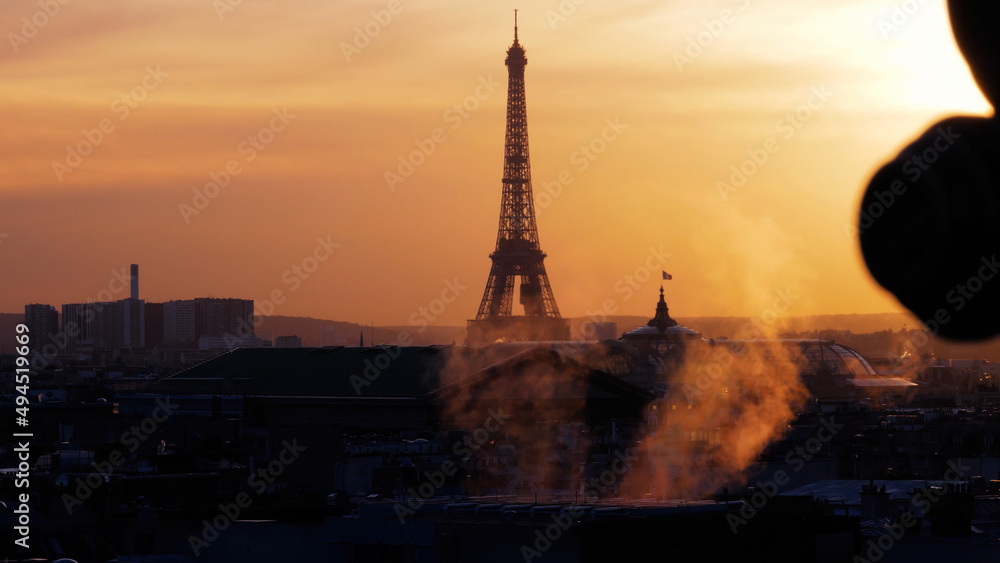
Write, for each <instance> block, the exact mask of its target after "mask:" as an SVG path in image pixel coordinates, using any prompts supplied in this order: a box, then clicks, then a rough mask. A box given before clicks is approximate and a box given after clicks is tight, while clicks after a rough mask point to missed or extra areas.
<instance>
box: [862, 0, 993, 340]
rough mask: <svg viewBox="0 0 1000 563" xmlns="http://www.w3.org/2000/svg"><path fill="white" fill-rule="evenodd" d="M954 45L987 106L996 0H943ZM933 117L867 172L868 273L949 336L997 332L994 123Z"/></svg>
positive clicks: (865, 239) (966, 337)
mask: <svg viewBox="0 0 1000 563" xmlns="http://www.w3.org/2000/svg"><path fill="white" fill-rule="evenodd" d="M948 10H949V13H950V16H951V25H952V29H953V31H954V33H955V38H956V40H957V42H958V46H959V48H960V49H961V51H962V54H963V55H964V56H965V59H966V60H967V61H968V62H969V66H970V67H971V69H972V74H973V76H975V79H976V82H977V84H979V87H980V89H981V90H982V91H983V94H984V95H985V96H986V98H987V99H989V101H990V103H991V104H992V105H993V107H994V108H996V106H997V100H998V99H1000V2H997V1H996V0H949V2H948ZM997 121H998V120H997V119H996V116H994V117H993V118H981V117H950V118H948V119H945V120H943V121H941V122H939V123H937V124H935V125H932V126H931V127H930V128H929V129H928V130H927V131H926V132H924V134H923V135H921V136H920V137H919V138H918V139H917V140H916V141H914V142H913V143H911V144H910V145H909V146H907V147H906V148H904V149H903V150H902V152H900V153H899V155H898V156H896V158H895V159H894V160H893V161H891V162H889V163H888V164H886V165H885V166H883V167H882V168H881V169H880V170H879V171H878V172H876V173H875V175H874V176H873V177H872V180H871V182H870V183H869V184H868V188H867V190H866V191H865V194H864V198H863V199H862V201H861V213H860V218H859V221H858V234H859V239H860V243H861V253H862V255H863V256H864V259H865V263H866V264H867V266H868V269H869V271H871V273H872V276H873V277H874V278H875V280H876V281H877V282H878V283H879V284H881V285H882V286H883V287H885V288H886V289H888V290H889V291H891V292H892V293H893V294H894V295H895V296H896V297H897V298H898V299H899V301H900V302H901V303H902V304H903V305H904V306H906V307H907V308H908V309H910V310H911V311H913V313H914V314H916V315H917V316H918V317H919V318H920V320H922V321H923V322H924V324H925V325H927V327H928V329H929V330H930V331H931V332H933V333H935V334H937V335H939V336H943V337H945V338H950V339H953V340H981V339H986V338H990V337H992V336H996V335H997V334H1000V255H998V254H1000V252H998V251H1000V248H998V246H1000V245H998V244H997V242H998V241H1000V236H998V235H1000V124H998V122H997Z"/></svg>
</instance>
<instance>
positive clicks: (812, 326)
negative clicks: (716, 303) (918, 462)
mask: <svg viewBox="0 0 1000 563" xmlns="http://www.w3.org/2000/svg"><path fill="white" fill-rule="evenodd" d="M608 321H610V322H614V323H618V334H619V335H621V334H622V333H623V332H626V331H629V330H632V329H633V328H635V327H637V326H641V325H644V324H646V323H647V322H648V321H649V317H640V316H612V317H609V318H608ZM749 321H750V319H748V318H745V317H690V318H683V317H682V318H679V319H677V322H678V323H680V324H682V325H684V326H687V327H690V328H693V329H695V330H698V331H700V332H701V333H703V334H704V335H705V337H706V338H719V337H729V338H738V337H739V336H740V333H741V329H742V327H743V326H744V325H746V323H748V322H749ZM587 322H590V319H588V318H586V317H576V318H571V319H570V326H571V328H572V329H573V331H574V333H577V334H579V333H580V329H581V327H582V325H583V324H584V323H587ZM324 326H331V327H333V328H332V329H331V330H332V331H333V332H335V333H336V334H337V337H338V338H340V339H342V342H341V344H343V345H349V346H357V345H358V342H359V337H360V335H361V332H364V338H365V344H369V343H370V341H371V335H372V328H371V326H363V325H359V324H357V323H347V322H341V321H331V320H324V319H314V318H310V317H281V316H275V317H265V318H264V321H263V323H262V324H261V327H260V328H259V329H258V331H257V332H258V333H259V334H263V335H265V336H268V337H270V338H275V337H278V336H285V335H295V336H298V337H299V338H301V339H302V345H303V346H319V345H320V334H321V332H322V330H323V327H324ZM904 326H906V327H908V328H916V326H917V324H916V322H915V321H913V320H912V319H911V318H910V317H908V316H907V315H905V314H902V313H883V314H872V315H820V316H815V317H791V318H789V319H788V321H787V323H786V324H785V325H783V328H785V329H787V330H791V331H798V332H802V331H810V330H825V329H831V330H849V331H851V332H855V333H866V332H877V331H880V330H900V329H901V328H903V327H904ZM421 330H422V332H421ZM403 332H406V333H407V334H408V336H409V338H410V339H411V340H412V341H413V344H415V345H431V344H451V343H452V342H455V343H456V344H461V343H462V342H464V341H465V327H464V326H428V327H415V326H376V327H375V343H376V344H383V343H390V342H398V341H399V339H400V337H401V336H403V335H402V333H403Z"/></svg>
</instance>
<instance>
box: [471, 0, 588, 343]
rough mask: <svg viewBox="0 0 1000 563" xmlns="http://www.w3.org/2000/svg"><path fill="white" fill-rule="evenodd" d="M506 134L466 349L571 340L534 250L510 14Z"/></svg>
mask: <svg viewBox="0 0 1000 563" xmlns="http://www.w3.org/2000/svg"><path fill="white" fill-rule="evenodd" d="M505 64H506V65H507V76H508V78H507V134H506V139H505V142H504V161H503V195H502V197H501V203H500V230H499V232H498V233H497V247H496V250H495V251H494V252H493V253H492V254H490V259H491V260H492V261H493V267H492V268H491V269H490V277H489V279H488V280H487V281H486V291H485V292H484V293H483V301H482V303H480V304H479V312H478V313H477V314H476V318H475V319H474V320H470V321H469V325H468V336H467V337H466V341H465V343H466V344H468V345H477V344H489V343H492V342H496V341H498V340H503V341H544V340H569V322H568V321H566V320H564V319H563V318H562V317H560V316H559V307H558V306H557V305H556V299H555V297H554V296H553V295H552V288H551V287H550V286H549V277H548V275H546V273H545V265H544V264H543V263H542V262H543V260H544V259H545V253H544V252H542V250H541V248H540V247H539V245H538V228H537V226H536V224H535V204H534V200H533V199H532V193H531V163H530V161H529V159H528V117H527V109H526V108H525V103H524V67H525V65H527V64H528V59H527V57H525V54H524V48H523V47H521V44H520V43H518V40H517V10H514V44H513V45H511V47H510V48H509V49H507V60H506V61H505ZM516 278H520V289H519V291H520V299H519V301H520V304H521V305H522V306H523V307H524V314H523V315H514V314H513V312H512V308H513V301H514V281H515V279H516Z"/></svg>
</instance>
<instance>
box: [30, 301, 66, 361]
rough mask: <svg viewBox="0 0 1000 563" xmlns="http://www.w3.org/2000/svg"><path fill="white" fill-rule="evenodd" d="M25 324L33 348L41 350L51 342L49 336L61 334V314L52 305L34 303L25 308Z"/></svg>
mask: <svg viewBox="0 0 1000 563" xmlns="http://www.w3.org/2000/svg"><path fill="white" fill-rule="evenodd" d="M24 324H25V325H26V326H27V327H28V335H29V336H30V337H31V347H32V349H34V350H37V349H39V348H41V347H42V346H43V345H44V344H45V343H46V342H48V340H49V335H55V334H56V333H58V332H59V312H58V311H56V308H55V307H53V306H52V305H43V304H41V303H32V304H30V305H25V306H24Z"/></svg>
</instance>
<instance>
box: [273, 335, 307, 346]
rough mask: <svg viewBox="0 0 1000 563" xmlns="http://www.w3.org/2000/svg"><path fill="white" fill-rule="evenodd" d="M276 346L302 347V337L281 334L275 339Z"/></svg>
mask: <svg viewBox="0 0 1000 563" xmlns="http://www.w3.org/2000/svg"><path fill="white" fill-rule="evenodd" d="M274 347H275V348H301V347H302V339H301V338H299V337H298V336H295V335H292V336H279V337H277V338H275V339H274Z"/></svg>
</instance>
